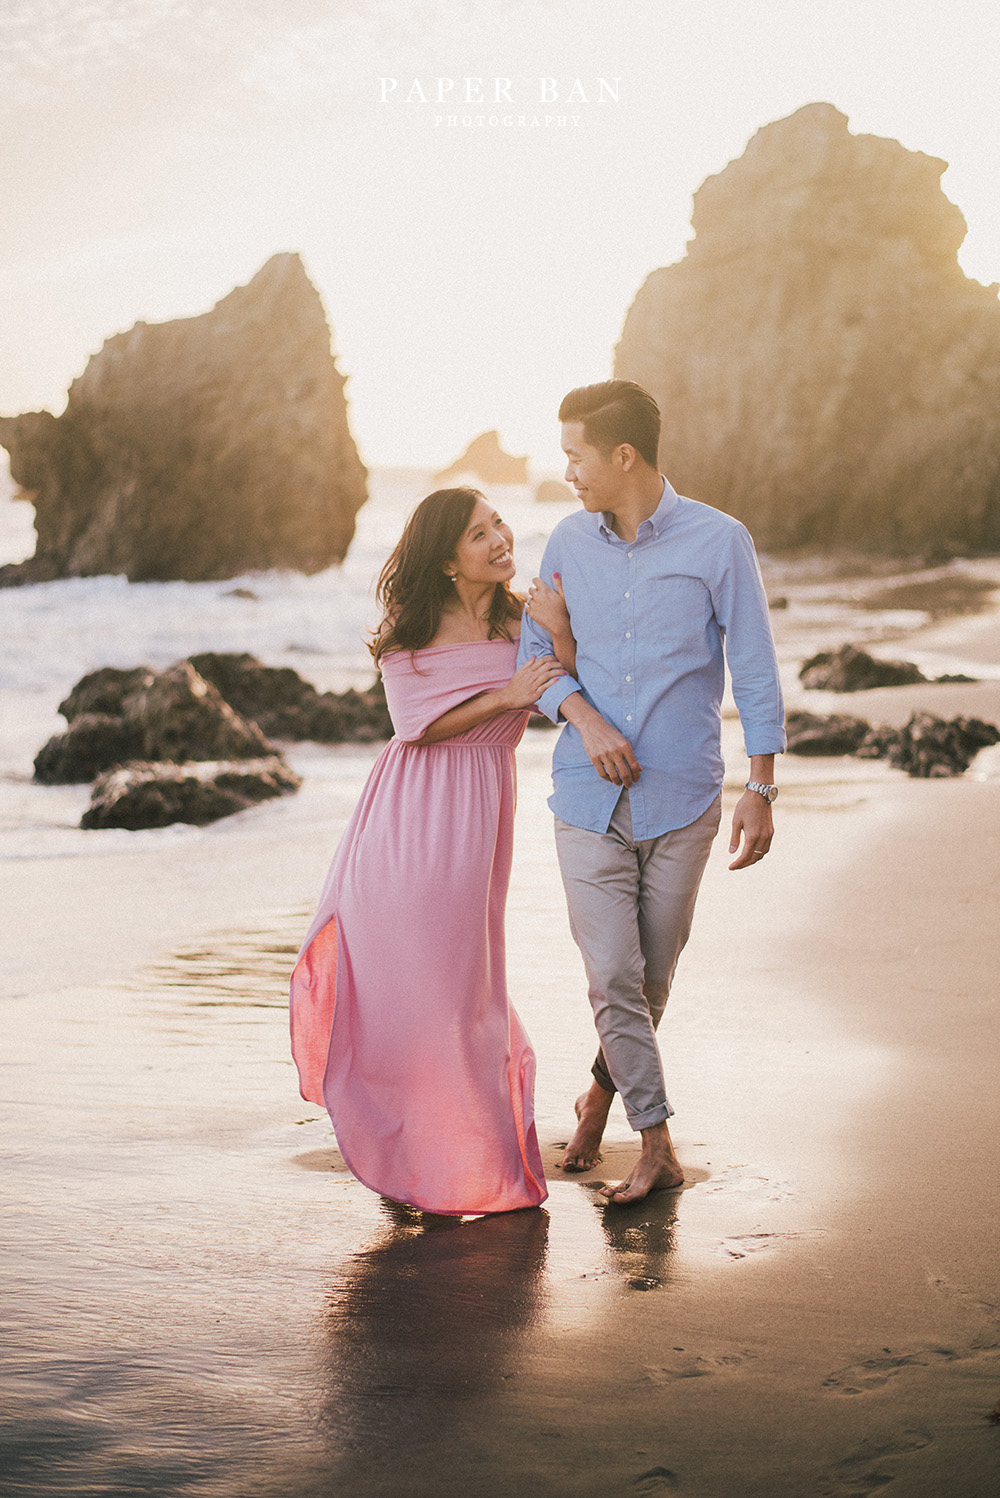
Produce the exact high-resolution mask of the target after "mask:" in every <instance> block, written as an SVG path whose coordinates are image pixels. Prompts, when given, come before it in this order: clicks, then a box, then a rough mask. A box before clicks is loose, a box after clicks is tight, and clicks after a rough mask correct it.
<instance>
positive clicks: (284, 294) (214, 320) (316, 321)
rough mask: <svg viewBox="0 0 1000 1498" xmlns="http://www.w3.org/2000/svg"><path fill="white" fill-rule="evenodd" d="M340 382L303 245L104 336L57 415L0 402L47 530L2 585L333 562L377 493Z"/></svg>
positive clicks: (209, 574)
mask: <svg viewBox="0 0 1000 1498" xmlns="http://www.w3.org/2000/svg"><path fill="white" fill-rule="evenodd" d="M344 382H345V377H344V376H343V375H341V374H340V373H339V371H338V369H337V365H336V361H335V358H334V355H333V353H332V350H331V337H330V328H329V325H328V323H327V320H326V316H325V313H324V311H323V306H322V303H321V301H320V298H319V295H318V293H317V292H316V289H315V288H314V287H313V285H312V284H311V282H310V281H309V278H308V276H307V275H306V272H305V268H304V266H303V264H302V261H301V260H300V258H299V256H298V255H294V254H282V255H275V256H273V257H272V259H270V260H269V261H268V262H267V264H266V265H264V266H263V268H262V269H261V270H260V271H258V273H257V275H256V276H254V278H253V280H252V281H251V282H250V283H249V284H248V285H247V286H240V287H237V288H236V290H235V291H232V292H230V293H229V295H228V296H226V297H224V298H223V300H222V301H221V302H219V303H218V304H217V305H216V306H215V307H214V308H213V309H212V311H211V312H206V313H204V314H203V315H202V316H200V317H190V318H182V319H180V320H178V321H175V322H167V323H157V324H147V323H144V322H139V323H136V325H135V327H133V328H132V329H131V330H130V331H129V332H127V333H120V334H117V335H116V336H115V337H113V338H110V339H108V341H107V342H106V343H105V344H104V347H103V348H102V349H101V351H100V353H98V354H95V355H94V357H93V358H92V359H91V360H90V362H89V364H88V365H87V368H86V370H85V371H84V373H83V374H82V375H81V376H80V378H79V379H77V380H74V382H73V384H72V386H71V387H70V391H69V399H68V402H67V406H66V410H65V412H64V413H63V415H61V416H59V417H56V416H53V415H51V414H50V413H49V412H47V411H33V412H29V413H28V414H26V415H23V416H15V417H6V418H0V444H2V445H3V446H4V447H6V448H7V449H8V450H9V452H10V459H11V473H12V475H13V477H14V479H15V481H16V482H17V483H18V484H20V485H21V486H22V488H23V489H24V490H26V491H28V492H29V494H30V496H31V497H32V498H33V500H34V504H35V517H36V518H35V528H36V531H37V534H38V544H37V548H36V552H35V555H34V556H33V557H32V558H30V559H29V560H28V561H26V562H22V563H19V564H16V565H13V566H8V567H5V568H2V569H0V583H19V582H35V581H48V580H50V579H53V578H58V577H89V576H94V575H96V574H99V573H117V574H124V575H125V576H126V577H127V578H129V579H130V580H131V581H133V582H139V581H148V580H166V579H173V578H181V579H187V580H189V581H197V580H202V579H208V578H226V577H234V576H237V575H239V574H240V573H243V572H248V571H259V570H266V569H269V568H289V569H293V570H296V571H301V572H318V571H320V570H321V569H322V568H324V567H328V566H329V565H330V564H331V563H333V562H337V561H340V560H341V559H342V558H343V557H344V555H345V553H346V551H347V548H348V545H349V544H350V541H351V537H352V536H353V534H354V517H355V514H356V513H357V511H358V509H359V508H360V507H361V505H362V504H363V503H364V501H365V499H366V497H367V489H366V477H367V475H366V470H365V468H364V465H363V464H362V462H361V460H360V458H359V456H358V453H357V449H356V447H355V445H354V441H353V438H352V437H351V433H350V430H349V428H348V422H347V403H346V401H345V398H344V390H343V387H344Z"/></svg>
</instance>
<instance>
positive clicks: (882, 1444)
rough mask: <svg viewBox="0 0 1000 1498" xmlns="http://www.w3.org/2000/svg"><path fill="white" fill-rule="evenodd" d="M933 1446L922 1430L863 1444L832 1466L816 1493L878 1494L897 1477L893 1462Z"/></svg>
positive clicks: (857, 1497)
mask: <svg viewBox="0 0 1000 1498" xmlns="http://www.w3.org/2000/svg"><path fill="white" fill-rule="evenodd" d="M933 1445H934V1437H933V1436H932V1435H929V1434H928V1432H927V1431H925V1430H904V1431H900V1432H899V1434H898V1435H895V1436H890V1437H889V1438H888V1439H887V1440H884V1441H879V1440H867V1441H862V1443H861V1445H860V1446H858V1447H857V1449H856V1450H855V1451H852V1452H851V1454H850V1456H845V1457H844V1459H843V1461H839V1462H837V1463H835V1465H834V1466H833V1467H831V1468H830V1469H829V1471H828V1473H827V1476H826V1479H825V1481H824V1484H823V1486H822V1487H821V1488H820V1490H819V1491H820V1493H821V1494H822V1495H823V1498H840V1495H842V1494H843V1495H847V1498H866V1495H867V1494H869V1493H878V1492H881V1490H882V1489H883V1488H885V1487H888V1485H889V1484H890V1483H891V1482H895V1480H896V1478H897V1477H898V1476H899V1473H898V1472H897V1471H895V1469H894V1464H895V1461H896V1459H897V1458H899V1457H906V1456H911V1455H912V1454H913V1453H914V1452H917V1451H923V1450H925V1448H926V1447H928V1446H933Z"/></svg>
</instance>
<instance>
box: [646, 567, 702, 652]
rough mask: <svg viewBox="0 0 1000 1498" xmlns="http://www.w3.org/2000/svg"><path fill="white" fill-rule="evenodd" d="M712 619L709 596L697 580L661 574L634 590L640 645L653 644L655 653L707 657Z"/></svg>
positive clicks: (683, 574) (676, 573)
mask: <svg viewBox="0 0 1000 1498" xmlns="http://www.w3.org/2000/svg"><path fill="white" fill-rule="evenodd" d="M714 620H715V611H714V609H713V607H712V595H711V594H710V593H709V591H708V588H707V587H706V585H705V583H704V582H703V581H702V579H701V578H700V577H692V576H691V575H690V574H688V573H684V572H662V573H656V574H654V575H653V576H652V577H650V578H648V579H647V580H646V581H645V582H642V583H640V584H639V585H638V586H637V587H636V611H635V621H636V634H637V638H638V640H639V642H640V645H641V646H642V645H646V644H654V645H655V647H656V648H657V650H658V652H660V653H666V654H668V655H673V654H675V653H676V654H678V655H684V656H695V657H703V656H705V655H710V654H711V649H712V646H711V635H712V633H713V624H714ZM716 630H717V626H716Z"/></svg>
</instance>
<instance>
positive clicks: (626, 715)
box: [625, 713, 632, 723]
mask: <svg viewBox="0 0 1000 1498" xmlns="http://www.w3.org/2000/svg"><path fill="white" fill-rule="evenodd" d="M631 721H632V714H631V713H626V714H625V722H626V723H631Z"/></svg>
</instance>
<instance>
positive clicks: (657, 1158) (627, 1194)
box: [601, 1123, 684, 1206]
mask: <svg viewBox="0 0 1000 1498" xmlns="http://www.w3.org/2000/svg"><path fill="white" fill-rule="evenodd" d="M683 1184H684V1172H683V1170H682V1169H681V1163H680V1161H679V1160H678V1158H677V1156H676V1155H675V1154H674V1147H673V1145H672V1144H671V1142H670V1131H669V1129H668V1128H667V1126H666V1124H665V1123H661V1124H654V1125H653V1127H652V1128H651V1129H643V1130H642V1153H641V1154H640V1156H639V1158H638V1160H637V1161H636V1162H635V1164H634V1165H633V1167H632V1169H631V1170H630V1171H629V1174H628V1176H627V1177H626V1179H625V1180H624V1181H622V1182H621V1184H620V1185H618V1186H602V1187H601V1195H602V1196H605V1197H607V1199H608V1201H609V1202H614V1204H615V1205H616V1206H627V1205H628V1203H629V1202H638V1201H642V1199H643V1197H644V1196H648V1195H649V1193H650V1192H651V1191H671V1190H673V1189H674V1188H675V1187H677V1186H683Z"/></svg>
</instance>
